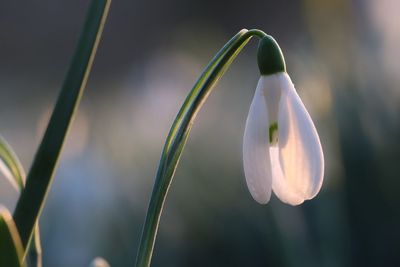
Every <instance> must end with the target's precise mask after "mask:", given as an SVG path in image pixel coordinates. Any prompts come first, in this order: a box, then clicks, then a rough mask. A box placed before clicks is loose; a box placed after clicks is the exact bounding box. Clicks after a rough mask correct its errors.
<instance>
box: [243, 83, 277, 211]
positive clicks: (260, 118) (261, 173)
mask: <svg viewBox="0 0 400 267" xmlns="http://www.w3.org/2000/svg"><path fill="white" fill-rule="evenodd" d="M263 91H264V89H263V83H262V82H261V79H260V81H259V83H258V85H257V89H256V92H255V94H254V97H253V101H252V102H251V106H250V111H249V115H248V116H247V120H246V128H245V131H244V138H243V166H244V174H245V176H246V183H247V186H248V188H249V191H250V193H251V195H252V196H253V198H254V199H255V200H256V201H257V202H258V203H260V204H266V203H268V201H269V199H270V197H271V183H272V182H271V161H270V156H269V128H268V125H269V123H268V110H267V106H266V103H265V99H264V95H263Z"/></svg>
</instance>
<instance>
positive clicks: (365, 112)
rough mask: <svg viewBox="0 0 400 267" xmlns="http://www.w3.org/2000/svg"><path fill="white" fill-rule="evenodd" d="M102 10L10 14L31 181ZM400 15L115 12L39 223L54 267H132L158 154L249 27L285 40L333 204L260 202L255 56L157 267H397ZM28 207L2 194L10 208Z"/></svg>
mask: <svg viewBox="0 0 400 267" xmlns="http://www.w3.org/2000/svg"><path fill="white" fill-rule="evenodd" d="M88 5H89V1H88V0H85V1H82V0H69V1H55V0H43V1H29V2H28V1H5V0H0V122H1V124H0V133H1V135H3V136H4V137H5V138H6V139H7V140H8V142H9V143H10V144H11V145H12V146H13V148H14V149H15V150H16V152H17V154H18V155H19V156H20V158H21V160H22V162H23V165H24V167H25V168H26V169H27V170H28V169H29V166H30V163H31V162H32V158H33V156H34V153H35V149H36V147H37V145H38V143H39V141H40V138H41V135H42V133H43V129H44V127H45V125H46V122H47V120H48V116H49V113H50V112H51V109H52V106H53V104H54V102H55V99H56V97H57V94H58V92H59V90H60V86H61V84H62V82H63V77H64V75H65V73H66V70H67V67H68V64H69V61H70V59H71V57H72V53H73V50H74V47H75V45H76V43H77V38H78V36H79V33H80V29H81V26H82V23H83V21H84V16H85V12H86V10H87V7H88ZM398 10H400V2H398V1H396V0H381V1H373V0H369V1H367V0H366V1H362V0H354V1H345V0H332V1H318V0H304V1H293V0H285V1H255V0H250V1H242V2H239V1H235V2H233V1H211V0H202V1H200V0H194V1H183V0H171V1H156V0H150V1H127V0H125V1H122V0H120V1H118V0H114V1H113V3H112V5H111V10H110V14H109V18H108V21H107V24H106V27H105V30H104V34H103V37H102V42H101V44H100V47H99V49H98V53H97V57H96V60H95V64H94V67H93V70H92V75H91V77H90V80H89V83H88V86H87V90H86V92H85V95H84V98H83V101H82V104H81V106H80V109H79V112H78V116H77V119H76V120H75V122H74V126H73V129H72V131H71V132H70V135H69V137H68V140H67V144H66V147H65V150H64V152H63V155H62V158H61V162H60V165H59V168H58V171H57V174H56V177H55V180H54V183H53V187H52V189H51V192H50V194H49V198H48V201H47V204H46V207H45V210H44V213H43V216H42V218H41V227H42V241H43V249H44V266H60V267H63V266H87V265H88V264H89V262H90V261H91V260H92V259H93V258H94V257H96V256H103V257H104V258H105V259H107V260H108V261H109V262H110V264H111V265H112V266H132V265H133V262H134V258H135V255H136V249H137V246H138V241H139V237H140V231H141V227H142V224H143V220H144V216H145V212H146V208H147V203H148V200H149V197H150V192H151V188H152V185H153V179H154V174H155V171H156V168H157V164H158V160H159V157H160V153H161V149H162V145H163V142H164V140H165V137H166V135H167V132H168V130H169V127H170V125H171V123H172V121H173V119H174V116H175V114H176V113H177V111H178V109H179V107H180V105H181V103H182V101H183V99H184V97H185V95H186V94H187V92H188V91H189V90H190V88H191V86H192V85H193V83H194V82H195V80H196V78H197V77H198V76H199V75H200V73H201V70H202V68H203V67H204V66H205V65H206V64H207V62H208V61H209V60H210V59H211V58H212V56H213V55H214V54H215V53H216V52H217V51H218V50H219V48H220V47H222V46H223V45H224V43H225V42H226V41H227V40H228V39H229V38H230V37H231V36H233V35H234V34H235V33H236V32H237V31H239V30H240V29H241V28H248V29H250V28H259V29H261V30H264V31H265V32H267V33H269V34H271V35H273V36H274V37H275V38H276V40H277V41H278V42H279V44H280V45H281V47H282V49H283V52H284V54H285V57H286V61H287V67H288V72H289V74H290V75H291V77H292V80H293V82H294V83H295V85H296V88H297V90H298V91H299V94H300V96H301V97H302V99H303V101H304V103H305V105H306V107H307V108H308V110H309V112H310V114H311V116H312V117H313V119H314V122H315V124H316V127H317V129H318V132H319V134H320V138H321V142H322V146H323V149H324V153H325V164H326V172H325V181H324V185H323V187H322V190H321V192H320V194H319V195H318V196H317V197H316V198H315V199H313V200H311V201H308V202H306V203H305V204H303V205H301V206H298V207H291V206H288V205H285V204H283V203H281V202H280V201H279V200H278V199H276V197H273V199H272V201H271V202H270V203H269V204H268V205H266V206H262V205H259V204H257V203H256V202H255V201H253V200H252V199H251V196H250V194H249V193H248V191H247V188H246V185H245V182H244V175H243V170H242V162H241V161H242V159H241V147H242V136H243V130H244V123H245V119H246V116H247V111H248V108H249V105H250V102H251V98H252V95H253V93H254V89H255V86H256V83H257V80H258V78H259V74H258V69H257V65H256V48H257V41H256V40H255V39H254V40H252V41H251V42H250V44H249V45H248V46H246V48H245V49H244V50H243V52H242V53H241V54H240V55H239V56H238V58H237V59H236V60H235V61H234V63H233V64H232V66H231V68H230V69H229V70H228V72H227V73H226V75H225V76H224V77H223V78H222V79H221V81H220V83H219V84H218V86H217V88H216V89H215V91H214V92H213V93H212V95H211V96H210V99H209V101H208V102H207V103H206V104H205V106H204V108H203V110H202V111H201V112H200V114H199V116H198V118H197V120H196V122H195V125H194V127H193V131H192V134H191V137H190V138H189V142H188V144H187V147H186V150H185V153H184V154H183V158H182V160H181V164H180V166H179V168H178V171H177V173H176V177H175V180H174V182H173V184H172V187H171V191H170V195H169V197H168V200H167V204H166V206H165V209H164V214H163V217H162V220H161V225H160V229H159V235H158V239H157V243H156V247H155V251H154V258H153V266H332V267H333V266H400V253H399V251H400V250H399V248H400V230H399V225H400V208H399V205H400V194H399V186H400V175H399V173H400V166H399V164H398V161H399V158H400V145H399V141H398V140H399V137H400V120H399V107H400V105H399V104H400V90H399V86H398V84H399V82H400V63H399V62H400V61H399V58H400V57H399V52H398V51H399V49H398V44H399V43H400V27H399V25H400V17H399V15H398ZM17 197H18V194H17V193H16V192H15V191H14V190H13V188H12V187H11V186H10V185H8V183H7V182H6V181H5V180H4V179H0V202H1V203H3V204H4V205H6V206H7V207H8V208H9V209H13V208H14V206H15V201H16V199H17Z"/></svg>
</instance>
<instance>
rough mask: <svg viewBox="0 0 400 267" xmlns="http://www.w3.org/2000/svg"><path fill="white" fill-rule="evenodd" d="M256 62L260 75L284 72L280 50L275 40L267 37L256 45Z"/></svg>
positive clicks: (283, 60)
mask: <svg viewBox="0 0 400 267" xmlns="http://www.w3.org/2000/svg"><path fill="white" fill-rule="evenodd" d="M257 62H258V68H259V69H260V73H261V75H270V74H274V73H277V72H285V71H286V65H285V59H284V58H283V54H282V50H281V48H280V47H279V45H278V43H277V42H276V41H275V39H274V38H272V37H271V36H269V35H267V36H265V37H264V38H262V39H261V41H260V44H259V45H258V52H257Z"/></svg>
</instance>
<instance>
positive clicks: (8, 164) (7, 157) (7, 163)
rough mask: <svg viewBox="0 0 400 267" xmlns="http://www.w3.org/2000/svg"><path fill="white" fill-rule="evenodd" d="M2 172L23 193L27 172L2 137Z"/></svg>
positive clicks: (0, 152)
mask: <svg viewBox="0 0 400 267" xmlns="http://www.w3.org/2000/svg"><path fill="white" fill-rule="evenodd" d="M0 172H2V173H3V174H4V176H5V177H6V178H7V179H8V180H9V181H10V183H11V184H12V185H13V186H14V187H15V189H16V190H18V191H21V189H22V187H23V186H24V183H25V171H24V168H23V167H22V165H21V163H20V161H19V159H18V157H17V156H16V154H15V153H14V151H13V149H12V148H11V146H10V145H9V144H8V143H7V142H6V140H5V139H4V138H3V137H2V136H0Z"/></svg>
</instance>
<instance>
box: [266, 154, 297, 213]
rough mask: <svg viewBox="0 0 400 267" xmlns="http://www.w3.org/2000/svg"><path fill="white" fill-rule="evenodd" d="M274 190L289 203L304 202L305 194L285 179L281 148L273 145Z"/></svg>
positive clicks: (281, 198) (283, 200)
mask: <svg viewBox="0 0 400 267" xmlns="http://www.w3.org/2000/svg"><path fill="white" fill-rule="evenodd" d="M270 155H271V165H272V177H273V178H272V191H274V193H275V195H276V196H277V197H278V198H279V199H280V200H281V201H282V202H285V203H287V204H290V205H293V206H296V205H300V204H301V203H303V202H304V194H302V193H301V192H299V191H297V190H295V189H294V188H292V187H291V186H290V185H289V184H288V182H287V180H286V179H285V177H284V175H283V172H282V168H281V164H280V161H279V148H278V147H271V148H270Z"/></svg>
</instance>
